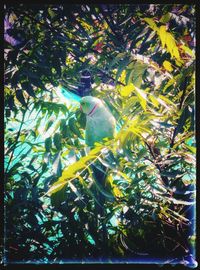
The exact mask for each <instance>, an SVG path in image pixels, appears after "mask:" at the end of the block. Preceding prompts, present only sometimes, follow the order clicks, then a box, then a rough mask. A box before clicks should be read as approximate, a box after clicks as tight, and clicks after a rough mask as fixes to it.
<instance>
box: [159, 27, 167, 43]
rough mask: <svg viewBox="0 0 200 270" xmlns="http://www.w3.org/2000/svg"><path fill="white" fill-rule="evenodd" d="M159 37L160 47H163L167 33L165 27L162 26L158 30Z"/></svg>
mask: <svg viewBox="0 0 200 270" xmlns="http://www.w3.org/2000/svg"><path fill="white" fill-rule="evenodd" d="M159 36H160V40H161V44H162V47H163V48H164V47H165V44H166V36H167V32H166V26H165V25H162V26H161V27H160V29H159Z"/></svg>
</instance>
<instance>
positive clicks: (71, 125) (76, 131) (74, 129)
mask: <svg viewBox="0 0 200 270" xmlns="http://www.w3.org/2000/svg"><path fill="white" fill-rule="evenodd" d="M68 125H69V128H70V129H71V131H72V132H73V133H74V134H76V135H77V136H78V137H79V138H82V139H83V136H82V134H81V132H80V130H79V128H78V127H77V125H76V120H75V118H70V119H69V121H68Z"/></svg>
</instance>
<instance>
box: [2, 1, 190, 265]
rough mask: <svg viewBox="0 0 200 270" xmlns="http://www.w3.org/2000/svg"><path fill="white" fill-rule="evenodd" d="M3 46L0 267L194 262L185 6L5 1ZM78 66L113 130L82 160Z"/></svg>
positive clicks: (187, 7) (187, 16)
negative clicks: (102, 181)
mask: <svg viewBox="0 0 200 270" xmlns="http://www.w3.org/2000/svg"><path fill="white" fill-rule="evenodd" d="M4 39H5V44H4V46H5V72H4V74H5V75H4V80H5V87H4V92H5V95H4V96H5V205H6V215H5V217H6V220H5V233H6V236H5V239H6V241H5V258H6V259H5V260H6V261H7V262H15V261H23V262H30V261H37V262H49V261H54V262H55V261H56V262H59V261H63V260H68V261H69V260H70V261H72V260H78V261H87V260H95V261H101V260H106V261H115V260H119V261H120V260H125V261H127V260H134V259H135V260H136V259H137V260H138V259H139V260H143V258H145V259H146V258H159V259H160V258H161V259H163V261H164V262H173V263H178V262H181V263H186V264H187V263H190V264H191V263H193V260H194V258H193V257H195V254H194V246H195V205H194V202H195V137H194V114H195V102H194V83H195V65H194V64H195V62H194V61H195V54H194V51H195V21H194V6H192V5H175V4H173V5H88V6H87V5H71V6H70V5H57V6H50V5H48V6H47V5H25V4H18V5H12V6H11V5H10V6H9V5H6V7H5V34H4ZM86 69H87V70H89V71H90V73H91V74H92V80H93V84H92V93H91V94H92V95H94V96H96V97H99V98H101V99H102V100H104V102H105V103H106V104H107V106H108V107H109V108H110V110H111V111H112V113H113V115H114V116H115V118H116V120H117V129H118V132H117V135H116V137H115V138H114V139H112V140H106V139H105V143H103V144H97V145H96V147H95V148H93V149H90V152H89V153H88V154H86V152H85V142H84V128H85V116H84V115H83V114H82V113H81V112H80V110H79V106H78V103H76V102H74V103H72V105H71V104H70V103H69V102H68V101H67V100H65V99H64V97H63V99H62V98H60V95H58V92H59V87H58V86H59V85H61V86H64V87H65V88H66V89H68V90H69V91H71V92H74V93H76V94H78V95H79V94H80V92H79V89H80V76H81V72H82V71H84V70H86ZM97 162H100V163H102V164H103V166H105V167H106V168H107V177H106V188H104V189H102V187H100V186H99V184H98V183H97V181H96V180H95V178H94V177H93V173H92V169H91V166H92V164H95V163H97ZM97 190H98V192H100V193H101V194H103V195H104V197H105V203H104V205H103V208H104V216H103V217H102V216H99V215H98V211H97V206H98V196H97V195H96V192H97ZM103 228H106V230H107V238H106V239H105V237H104V236H105V235H103Z"/></svg>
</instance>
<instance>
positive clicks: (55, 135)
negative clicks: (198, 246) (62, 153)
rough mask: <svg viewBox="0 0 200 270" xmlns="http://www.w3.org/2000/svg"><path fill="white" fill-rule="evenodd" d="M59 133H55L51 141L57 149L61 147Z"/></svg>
mask: <svg viewBox="0 0 200 270" xmlns="http://www.w3.org/2000/svg"><path fill="white" fill-rule="evenodd" d="M61 139H62V137H61V135H60V133H55V134H54V137H53V143H54V145H55V147H56V149H57V150H61V149H62V142H61Z"/></svg>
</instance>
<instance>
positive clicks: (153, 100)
mask: <svg viewBox="0 0 200 270" xmlns="http://www.w3.org/2000/svg"><path fill="white" fill-rule="evenodd" d="M149 98H150V100H151V101H152V103H153V105H154V106H155V107H156V108H158V107H159V102H158V101H157V99H156V98H155V97H154V95H153V94H150V95H149Z"/></svg>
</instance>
